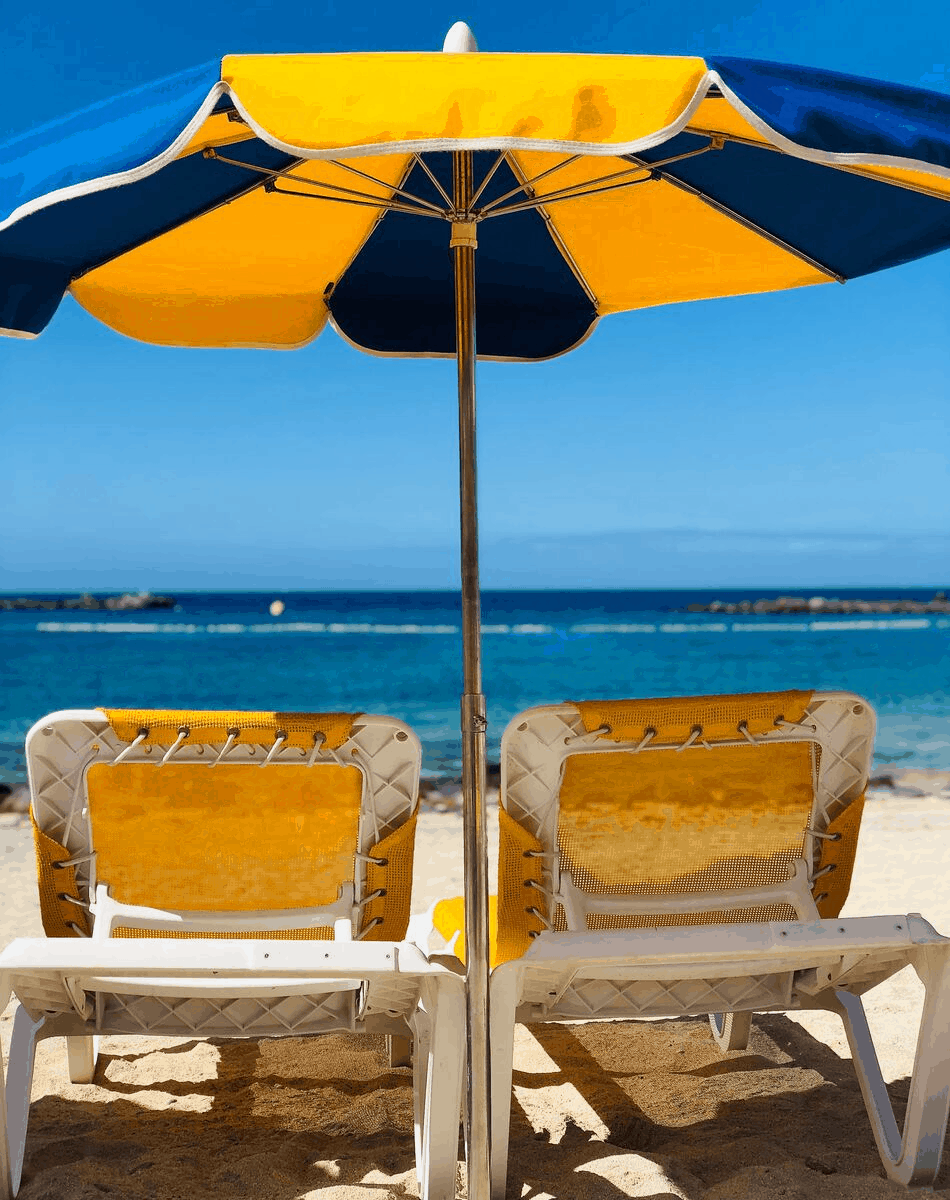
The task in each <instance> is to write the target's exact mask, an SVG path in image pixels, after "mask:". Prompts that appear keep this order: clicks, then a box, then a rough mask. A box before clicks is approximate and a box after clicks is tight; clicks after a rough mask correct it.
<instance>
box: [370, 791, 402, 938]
mask: <svg viewBox="0 0 950 1200" xmlns="http://www.w3.org/2000/svg"><path fill="white" fill-rule="evenodd" d="M415 844H416V814H415V813H413V814H412V816H411V817H410V818H409V820H408V821H406V823H405V824H404V825H400V826H399V828H398V829H396V830H394V831H393V832H392V833H390V834H388V835H387V836H386V837H384V838H383V839H382V840H381V841H378V842H377V843H376V845H375V846H373V848H372V849H371V850H370V852H369V854H370V857H371V858H378V859H380V860H381V861H380V862H379V863H367V864H366V895H367V896H369V895H370V894H371V893H372V892H375V891H378V890H380V889H382V890H383V891H384V892H385V895H383V896H378V897H377V898H376V899H375V900H371V901H370V902H369V904H367V905H366V907H365V908H364V909H363V920H362V922H361V923H360V930H361V931H362V930H364V929H366V930H368V932H367V934H366V941H368V942H398V941H399V940H400V939H401V938H403V937H404V936H405V933H406V926H407V925H408V924H409V902H410V900H411V898H412V858H413V852H414V850H415ZM376 917H380V918H382V919H381V920H380V921H377V922H376V923H375V924H373V925H372V928H371V929H370V928H369V926H370V925H371V924H372V923H373V922H374V921H375V918H376Z"/></svg>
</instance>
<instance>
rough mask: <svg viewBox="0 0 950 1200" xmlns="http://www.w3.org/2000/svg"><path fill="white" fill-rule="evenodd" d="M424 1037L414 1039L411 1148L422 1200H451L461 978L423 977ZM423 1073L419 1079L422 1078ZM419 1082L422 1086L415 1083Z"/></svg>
mask: <svg viewBox="0 0 950 1200" xmlns="http://www.w3.org/2000/svg"><path fill="white" fill-rule="evenodd" d="M421 1004H422V1007H423V1009H424V1010H427V1018H428V1019H427V1020H426V1021H425V1025H426V1026H427V1027H428V1030H427V1036H425V1037H422V1038H416V1040H415V1054H414V1066H413V1070H414V1073H415V1078H416V1081H417V1086H416V1088H415V1091H416V1095H417V1101H416V1103H417V1105H419V1099H418V1097H419V1096H420V1093H422V1095H423V1097H424V1098H423V1099H422V1103H421V1105H420V1107H421V1112H420V1111H419V1110H418V1109H417V1119H416V1146H417V1161H418V1163H419V1172H420V1179H419V1189H420V1191H421V1194H422V1200H455V1194H456V1176H457V1174H458V1143H459V1120H460V1116H461V1109H462V1078H463V1075H464V1068H465V992H464V982H463V980H462V978H461V977H457V976H447V977H443V978H440V979H435V978H429V979H426V980H424V982H423V986H422V997H421ZM423 1073H424V1080H423V1077H422V1076H423ZM423 1083H424V1087H421V1086H419V1085H421V1084H423Z"/></svg>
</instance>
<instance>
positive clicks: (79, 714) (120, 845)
mask: <svg viewBox="0 0 950 1200" xmlns="http://www.w3.org/2000/svg"><path fill="white" fill-rule="evenodd" d="M27 762H28V768H29V776H30V787H31V794H32V816H33V822H34V833H35V839H36V848H37V868H38V876H39V887H40V900H41V910H42V917H43V925H44V929H45V931H46V934H47V937H46V938H45V939H37V938H24V939H18V940H17V941H14V942H12V943H11V944H10V945H9V946H8V947H7V948H6V949H5V950H4V951H3V953H2V954H0V1007H2V1006H4V1005H5V1004H6V1003H7V1000H8V999H9V997H10V994H11V992H13V993H15V995H16V996H17V998H18V1000H19V1003H20V1007H19V1008H18V1010H17V1012H16V1016H15V1018H14V1030H13V1040H12V1044H11V1050H10V1061H9V1064H8V1066H7V1071H6V1088H5V1092H6V1113H5V1115H4V1114H2V1113H0V1116H4V1119H3V1129H4V1134H5V1136H4V1137H3V1138H0V1196H3V1197H4V1198H6V1197H12V1196H15V1195H16V1193H17V1190H18V1188H19V1183H20V1176H21V1170H22V1162H23V1154H24V1149H25V1143H26V1129H27V1121H28V1117H29V1104H30V1084H31V1078H32V1073H33V1061H34V1054H35V1047H36V1044H37V1042H38V1041H39V1040H40V1039H43V1038H47V1037H56V1036H61V1037H65V1038H66V1042H67V1052H68V1065H69V1075H70V1078H71V1079H72V1080H73V1081H74V1082H89V1081H91V1079H92V1077H93V1073H94V1071H95V1063H96V1041H97V1038H98V1036H99V1035H100V1034H118V1033H123V1034H125V1033H134V1034H146V1035H149V1036H162V1037H183V1036H185V1037H202V1038H204V1037H215V1038H221V1037H237V1038H261V1037H300V1036H310V1035H316V1034H321V1033H327V1032H331V1031H337V1030H347V1031H350V1032H356V1033H359V1032H368V1033H377V1034H386V1035H389V1036H390V1037H393V1038H401V1039H405V1038H407V1037H411V1038H412V1040H413V1043H414V1051H415V1052H414V1055H413V1063H414V1090H415V1116H416V1119H415V1144H416V1158H417V1169H418V1174H419V1179H420V1186H421V1190H422V1195H423V1197H427V1198H429V1200H447V1198H449V1197H454V1195H455V1182H456V1166H457V1163H456V1158H457V1153H456V1152H457V1144H458V1130H459V1118H460V1108H461V1086H462V1070H463V1062H464V989H463V983H462V980H461V978H460V977H459V976H458V975H457V974H456V973H454V972H453V971H451V970H449V969H447V968H446V967H445V966H440V965H438V964H435V963H431V962H429V960H428V959H427V958H426V956H425V955H424V954H423V953H422V952H421V951H420V950H419V949H418V947H416V946H415V945H413V944H412V943H410V942H406V941H405V940H403V939H404V935H405V931H406V924H407V921H408V916H409V899H410V889H411V880H412V856H413V840H414V832H415V810H416V804H417V798H418V780H419V763H420V748H419V743H418V739H417V738H416V737H415V735H414V734H413V733H412V731H411V730H410V729H408V728H407V727H406V726H405V725H403V724H402V723H401V722H399V721H396V720H394V719H392V718H389V717H377V716H367V715H352V714H340V713H336V714H305V713H283V714H278V713H246V712H231V713H207V712H167V711H136V712H128V711H109V712H103V711H100V710H71V711H66V712H59V713H54V714H53V715H52V716H49V717H46V718H44V719H43V720H42V721H40V722H39V723H38V724H37V725H36V726H35V727H34V728H33V729H32V730H31V732H30V734H29V735H28V738H27ZM262 767H263V768H264V769H263V770H262V769H260V768H262ZM2 1104H3V1092H2V1090H0V1105H2Z"/></svg>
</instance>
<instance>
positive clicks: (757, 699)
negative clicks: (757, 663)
mask: <svg viewBox="0 0 950 1200" xmlns="http://www.w3.org/2000/svg"><path fill="white" fill-rule="evenodd" d="M813 695H814V693H813V692H810V691H808V692H801V691H788V692H750V693H748V694H747V695H739V696H688V697H678V696H677V697H672V698H670V699H658V700H657V699H650V700H579V701H577V704H576V707H577V709H578V711H579V712H580V714H581V719H582V720H583V722H584V728H585V729H586V730H587V731H588V732H593V731H594V730H595V729H600V728H601V727H602V726H604V725H607V726H609V727H610V732H609V733H606V734H604V735H603V737H604V739H606V740H610V741H614V742H638V741H639V740H640V739H641V738H642V737H643V735H644V732H645V731H646V730H647V729H653V730H655V731H656V732H655V734H654V737H653V739H652V741H651V743H650V744H651V745H653V746H671V745H680V744H681V743H682V742H684V741H685V740H686V739H687V738H688V737H689V735H690V733H691V732H692V730H693V727H694V726H696V725H699V726H700V727H701V728H702V730H703V735H704V737H705V738H706V740H707V741H717V740H721V739H728V738H734V737H735V736H736V730H737V727H738V725H739V723H740V722H744V723H745V725H746V727H747V729H748V731H749V733H751V734H752V735H753V736H755V735H757V734H760V733H770V732H772V731H773V730H774V728H775V722H776V720H778V719H779V718H784V719H785V720H786V721H790V722H792V723H797V722H799V721H801V719H802V717H804V715H805V710H806V709H807V708H808V705H809V704H810V703H811V698H812V696H813Z"/></svg>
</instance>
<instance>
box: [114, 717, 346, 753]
mask: <svg viewBox="0 0 950 1200" xmlns="http://www.w3.org/2000/svg"><path fill="white" fill-rule="evenodd" d="M102 711H103V712H104V713H105V714H106V716H107V717H108V718H109V724H110V725H111V726H112V728H113V729H114V730H115V733H116V735H117V736H118V737H119V738H121V739H122V741H123V742H131V741H134V740H135V738H137V737H138V735H139V734H140V733H141V732H142V730H143V729H147V730H148V733H149V736H148V738H147V739H146V741H145V743H144V745H145V746H149V745H151V744H152V743H158V744H159V745H163V746H168V745H171V744H172V743H173V742H174V741H175V739H176V738H177V737H178V732H179V730H180V729H181V728H182V727H185V728H187V729H189V730H190V731H191V733H190V736H189V739H188V740H189V742H190V743H201V742H204V743H206V744H207V745H217V744H220V743H222V742H225V741H227V738H228V734H229V733H230V731H231V730H232V729H239V730H240V731H241V735H240V739H239V741H240V742H241V743H251V744H254V745H259V746H267V747H270V746H272V745H273V744H274V740H275V738H276V736H277V732H278V730H280V731H282V732H283V733H285V734H286V735H287V740H286V741H285V742H284V743H283V745H284V746H285V747H290V746H295V747H297V748H298V749H300V750H308V751H309V750H312V749H313V739H314V734H316V733H322V734H323V735H324V742H323V745H324V748H325V749H327V750H338V749H339V748H340V747H341V746H342V745H343V743H344V742H345V741H346V739H347V738H348V737H349V736H350V731H351V729H352V728H353V721H354V720H355V717H356V714H354V713H289V712H286V713H278V712H208V711H195V710H189V709H159V708H150V709H136V708H105V709H102Z"/></svg>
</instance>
